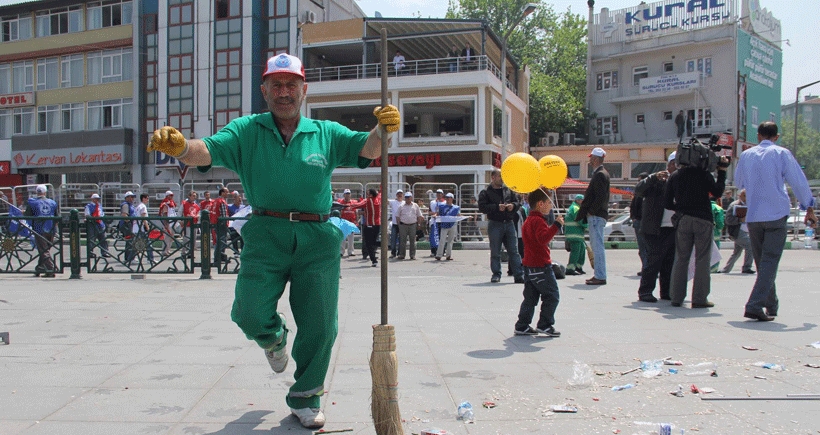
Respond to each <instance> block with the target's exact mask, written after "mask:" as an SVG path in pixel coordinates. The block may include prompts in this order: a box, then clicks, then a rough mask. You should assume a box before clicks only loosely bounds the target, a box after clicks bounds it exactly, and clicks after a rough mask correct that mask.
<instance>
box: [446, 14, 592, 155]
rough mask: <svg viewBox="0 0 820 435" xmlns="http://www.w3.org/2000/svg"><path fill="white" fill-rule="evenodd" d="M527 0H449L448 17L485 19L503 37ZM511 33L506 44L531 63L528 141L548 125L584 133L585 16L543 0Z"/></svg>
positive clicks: (513, 53) (555, 128)
mask: <svg viewBox="0 0 820 435" xmlns="http://www.w3.org/2000/svg"><path fill="white" fill-rule="evenodd" d="M527 3H533V2H531V1H527V0H450V3H449V6H448V10H447V18H460V19H482V20H484V21H486V22H487V23H488V25H489V27H490V28H491V29H492V30H493V32H495V34H496V35H498V36H499V37H503V35H504V33H505V32H506V31H508V29H509V28H510V26H512V24H513V22H514V20H516V19H517V18H518V14H517V12H516V11H521V10H522V9H523V8H524V6H525V5H526V4H527ZM534 3H536V4H537V5H538V8H537V9H536V10H535V12H533V14H532V15H531V16H530V17H528V18H527V19H525V20H524V21H523V22H522V23H521V24H520V25H519V26H518V27H517V28H516V29H515V30H514V31H513V32H512V33H511V34H510V38H509V40H508V44H507V47H508V49H509V51H510V53H511V54H512V56H513V57H515V58H517V59H519V61H520V62H521V63H522V64H527V65H529V66H530V69H531V73H532V76H531V80H530V95H529V98H530V143H538V139H539V138H541V137H544V136H545V135H546V133H547V132H548V131H557V132H559V133H567V132H575V133H578V134H582V135H583V134H585V132H586V129H585V128H584V125H585V121H584V120H585V114H586V112H585V109H584V101H585V94H586V55H587V47H586V41H585V37H586V25H587V22H586V19H585V18H583V17H582V16H581V15H577V14H573V13H571V12H570V11H569V10H567V11H566V12H564V13H563V14H556V13H555V12H554V11H553V9H552V6H549V5H547V4H546V3H544V2H543V1H541V0H537V1H535V2H534Z"/></svg>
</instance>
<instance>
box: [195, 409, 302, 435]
mask: <svg viewBox="0 0 820 435" xmlns="http://www.w3.org/2000/svg"><path fill="white" fill-rule="evenodd" d="M271 413H273V411H263V410H259V411H249V412H246V413H245V414H243V415H242V416H241V417H239V418H237V419H236V420H234V421H232V422H230V423H228V424H226V425H225V427H224V428H222V429H220V430H218V431H216V432H207V433H205V434H203V435H259V434H270V433H271V431H269V430H266V429H257V426H259V425H260V424H262V423H263V422H264V421H265V420H264V417H265V416H266V415H268V414H271ZM197 429H198V428H197V427H196V426H193V425H192V426H191V427H187V428H185V429H184V430H185V431H186V432H195V431H197ZM282 429H284V430H287V431H288V432H289V433H291V432H292V433H295V434H298V433H305V434H310V433H312V431H310V430H308V429H304V428H302V425H301V424H299V421H298V420H296V419H295V418H293V417H291V416H290V415H288V416H286V417H285V418H283V419H282V420H281V421H280V425H279V428H274V429H273V432H274V433H276V432H277V430H282Z"/></svg>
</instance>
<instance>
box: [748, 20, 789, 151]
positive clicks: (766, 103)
mask: <svg viewBox="0 0 820 435" xmlns="http://www.w3.org/2000/svg"><path fill="white" fill-rule="evenodd" d="M737 68H738V73H739V74H740V76H741V77H743V79H744V80H742V82H743V84H745V92H744V94H745V108H744V107H742V106H741V107H739V109H740V110H739V111H738V112H739V114H740V115H741V116H740V117H741V119H740V124H739V125H740V126H741V128H742V126H743V125H744V124H745V125H746V131H745V137H746V138H747V140H754V138H757V126H758V125H759V124H760V123H761V122H763V121H773V122H775V123H777V124H778V125H780V83H781V73H782V70H783V53H782V52H781V51H780V49H779V48H777V47H775V46H773V45H772V44H770V43H768V42H766V41H764V40H763V39H760V38H758V37H756V36H752V35H750V34H749V33H747V32H745V31H744V30H742V29H737ZM740 91H741V89H739V90H738V94H739V97H740V96H741V95H740ZM738 100H739V104H740V101H741V100H742V98H739V99H738ZM744 112H745V115H744ZM739 136H740V137H741V138H743V137H744V135H743V133H741V134H740V135H739Z"/></svg>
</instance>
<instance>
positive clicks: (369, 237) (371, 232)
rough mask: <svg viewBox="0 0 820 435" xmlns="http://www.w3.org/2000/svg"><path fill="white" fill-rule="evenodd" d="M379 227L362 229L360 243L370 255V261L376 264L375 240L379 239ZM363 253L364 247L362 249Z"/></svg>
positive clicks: (373, 226)
mask: <svg viewBox="0 0 820 435" xmlns="http://www.w3.org/2000/svg"><path fill="white" fill-rule="evenodd" d="M380 230H381V225H372V226H369V227H368V226H365V227H363V228H362V243H363V244H364V246H366V247H367V251H366V253H367V254H368V255H370V261H372V262H374V263H375V262H376V249H377V246H376V240H378V238H379V231H380ZM362 252H365V251H364V247H363V249H362Z"/></svg>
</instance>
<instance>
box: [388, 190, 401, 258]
mask: <svg viewBox="0 0 820 435" xmlns="http://www.w3.org/2000/svg"><path fill="white" fill-rule="evenodd" d="M403 199H404V191H403V190H401V189H399V190H397V191H396V199H388V200H387V201H388V203H389V205H390V223H391V224H392V225H391V227H390V258H396V254H397V253H398V252H399V223H398V221H396V215H397V214H398V213H399V207H400V206H401V204H402V203H403V202H404V201H403Z"/></svg>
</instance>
